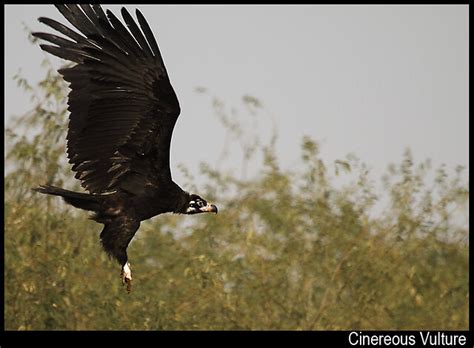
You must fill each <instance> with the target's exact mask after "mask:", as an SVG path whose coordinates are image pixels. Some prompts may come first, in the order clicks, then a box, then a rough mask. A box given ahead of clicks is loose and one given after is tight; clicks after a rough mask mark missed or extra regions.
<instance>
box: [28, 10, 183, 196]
mask: <svg viewBox="0 0 474 348" xmlns="http://www.w3.org/2000/svg"><path fill="white" fill-rule="evenodd" d="M56 7H57V8H58V10H59V11H60V12H61V13H62V14H63V16H64V17H65V18H66V19H67V20H68V21H69V23H71V24H72V25H73V26H74V27H75V28H76V29H77V30H78V32H75V31H74V30H71V29H69V28H68V27H66V26H65V25H63V24H61V23H59V22H56V21H54V20H52V19H49V18H44V17H41V18H39V21H40V22H41V23H44V24H46V25H47V26H49V27H51V28H53V29H54V30H56V31H58V32H59V33H60V34H63V35H65V36H66V37H67V38H62V37H60V36H57V35H54V34H48V33H33V35H34V36H36V37H38V38H40V39H42V40H45V41H48V42H49V43H51V44H52V45H45V44H42V45H40V47H41V48H42V49H43V50H44V51H46V52H49V53H51V54H53V55H55V56H58V57H60V58H63V59H66V60H69V61H72V62H75V63H76V64H75V65H74V66H72V67H67V68H62V69H60V70H59V72H60V74H61V75H62V76H63V78H64V79H65V80H66V81H68V82H69V83H70V88H71V91H70V93H69V96H68V105H69V106H68V110H69V111H70V116H69V126H68V135H67V154H68V158H69V162H70V163H71V164H72V170H73V171H75V172H76V175H75V177H76V178H78V179H79V180H81V184H82V186H83V187H84V188H86V189H87V190H89V191H90V192H91V193H104V192H107V191H111V190H117V189H124V188H125V187H127V188H130V187H134V188H137V189H138V190H142V189H144V187H145V186H146V185H148V184H150V183H151V184H156V185H159V184H160V183H163V181H166V180H171V171H170V168H169V150H170V142H171V137H172V132H173V128H174V125H175V123H176V120H177V118H178V116H179V112H180V108H179V102H178V99H177V97H176V94H175V92H174V90H173V87H172V86H171V84H170V82H169V78H168V75H167V73H166V68H165V66H164V63H163V60H162V58H161V54H160V52H159V49H158V45H157V43H156V40H155V38H154V36H153V33H152V31H151V29H150V27H149V25H148V23H147V22H146V20H145V18H144V17H143V15H142V14H141V13H140V12H139V11H137V18H138V23H139V24H140V27H139V26H138V25H137V23H136V22H135V21H134V20H133V18H132V17H131V16H130V14H129V13H128V11H127V10H126V9H125V8H122V11H121V13H122V17H123V20H124V22H125V25H126V26H125V25H124V24H122V22H121V21H120V20H119V19H118V18H117V17H116V16H115V15H114V14H113V13H112V12H111V11H107V12H106V13H105V12H104V11H103V10H102V8H101V7H100V5H56ZM127 28H128V29H127ZM140 28H141V29H140Z"/></svg>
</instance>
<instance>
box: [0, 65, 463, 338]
mask: <svg viewBox="0 0 474 348" xmlns="http://www.w3.org/2000/svg"><path fill="white" fill-rule="evenodd" d="M18 81H19V85H20V86H23V87H24V88H25V86H28V87H29V88H28V87H26V91H27V92H31V93H33V91H36V92H38V93H39V95H38V96H35V98H34V100H35V101H36V106H35V107H34V108H33V109H32V110H31V112H29V113H27V114H26V115H24V116H22V117H20V118H17V119H16V120H15V121H14V123H12V124H11V127H10V128H9V129H7V132H6V135H7V154H6V158H7V172H8V174H7V175H6V177H5V197H6V202H5V217H6V219H5V328H6V329H7V330H50V329H57V330H66V329H67V330H78V329H82V330H124V329H125V330H128V329H130V330H164V329H171V330H176V329H310V330H312V329H316V330H322V329H330V330H331V329H346V330H347V329H353V330H356V329H360V330H363V329H365V330H367V329H372V330H377V329H413V330H415V329H431V330H434V329H450V330H466V329H467V328H468V303H469V298H468V229H467V224H466V223H464V222H463V221H462V220H461V219H460V217H459V216H461V217H462V216H466V215H467V208H466V207H467V204H468V184H467V182H465V181H466V180H465V179H463V175H462V174H463V169H462V168H461V167H459V168H456V170H455V172H454V173H450V172H449V171H447V170H446V169H445V168H444V167H441V168H439V169H437V170H436V171H435V172H434V173H433V171H432V170H431V165H430V163H429V161H426V162H423V163H421V164H415V163H414V160H413V158H412V156H411V154H410V152H409V151H407V152H406V153H405V155H404V160H403V162H402V163H401V164H399V165H397V164H393V165H392V166H390V168H389V171H388V173H387V175H385V176H384V178H383V184H384V186H383V190H382V191H381V192H377V191H376V190H375V188H374V187H375V184H374V182H373V180H372V179H371V177H370V173H369V170H368V168H367V166H366V165H364V164H363V163H361V162H360V160H359V159H357V158H356V157H355V156H354V155H348V156H347V158H345V159H338V160H335V161H334V162H333V163H332V164H330V163H326V162H324V161H323V160H322V159H321V157H320V150H321V149H320V147H319V145H318V143H317V142H315V141H314V140H312V139H311V138H309V137H305V138H304V139H303V141H302V146H301V169H300V170H292V171H284V170H282V169H281V166H280V165H279V163H278V156H277V154H276V153H275V146H274V145H275V140H276V135H275V134H276V133H274V134H273V136H272V138H271V139H270V141H269V142H268V143H262V142H261V139H257V140H258V141H256V140H255V138H254V137H253V136H251V137H250V138H246V134H248V133H247V131H246V129H244V128H242V126H241V125H240V124H239V121H238V120H239V119H238V118H237V117H233V116H232V115H231V114H232V113H229V112H228V111H226V109H225V108H224V107H223V105H224V104H223V103H222V101H220V100H219V99H217V98H214V101H213V105H214V107H215V111H216V115H217V116H218V117H219V119H220V120H221V121H222V124H223V127H224V129H225V131H226V132H228V134H229V135H230V138H233V139H234V141H236V142H237V143H239V144H240V145H241V147H242V150H243V153H244V158H245V159H249V158H251V157H252V156H255V155H256V154H259V153H260V154H262V163H261V171H260V174H259V175H258V176H257V177H255V178H253V179H242V178H238V177H237V176H235V175H234V174H229V173H226V172H225V171H224V170H217V169H216V168H213V167H212V166H211V165H209V164H202V166H201V173H200V174H199V175H201V176H203V177H206V178H207V181H206V184H205V185H204V187H205V189H204V192H202V190H201V191H200V192H202V194H203V196H204V197H209V198H210V199H213V200H215V201H216V202H218V205H219V214H218V215H217V216H214V215H213V216H194V217H188V216H176V215H162V216H159V217H156V218H154V219H152V220H150V221H147V222H145V223H143V224H142V227H141V229H140V231H139V232H138V234H137V235H136V237H135V239H134V240H133V241H132V243H131V245H130V247H129V256H130V258H131V263H132V269H133V272H134V287H133V291H132V293H131V294H127V293H126V291H125V290H124V289H123V288H122V285H121V283H120V279H119V267H118V266H117V264H116V263H115V262H114V261H112V260H110V259H108V258H107V256H106V255H105V253H104V252H102V250H101V247H100V244H99V243H98V233H99V231H100V230H101V226H100V225H98V224H96V223H94V222H92V221H90V220H88V219H87V214H86V213H85V212H82V211H78V210H76V209H74V208H72V207H69V206H65V205H64V204H62V203H61V202H60V200H59V199H57V198H54V197H47V196H44V195H39V194H33V193H32V192H31V191H30V188H31V187H34V186H36V185H38V184H43V183H54V184H56V185H59V186H65V187H67V188H73V189H76V190H78V187H79V186H78V184H77V182H76V181H74V180H72V179H71V178H72V177H73V174H72V172H71V171H70V168H69V166H68V165H67V163H66V161H65V157H66V156H65V153H64V151H65V149H64V144H65V130H66V125H67V113H66V105H65V104H64V100H65V91H66V88H65V86H64V85H63V83H62V82H61V80H60V79H59V78H58V77H57V75H56V74H55V73H52V72H51V69H49V70H48V73H47V76H46V77H45V79H44V80H43V81H41V82H40V84H39V86H37V87H36V88H31V87H30V86H29V85H28V83H27V82H26V80H25V79H22V78H20V77H18ZM206 91H207V90H206V89H204V88H202V87H200V89H199V90H198V92H200V93H206ZM242 102H243V105H244V106H245V107H247V111H248V112H249V113H252V114H253V116H252V117H259V115H260V112H261V111H262V110H263V104H262V103H261V102H260V101H259V100H258V99H256V98H254V97H251V96H245V97H244V98H243V100H242ZM180 168H181V169H182V171H183V173H184V174H185V177H186V180H187V181H189V183H188V184H187V185H188V186H186V188H188V189H189V188H190V186H191V185H193V180H194V179H193V176H192V175H191V174H190V171H189V170H188V169H187V168H186V167H185V166H183V165H181V166H180ZM331 173H335V174H336V176H337V177H341V176H345V177H346V178H347V181H348V183H346V184H345V185H336V184H334V177H332V176H331ZM430 175H431V176H432V177H433V178H434V179H433V182H432V183H430V184H429V185H428V182H429V177H430ZM206 191H207V192H206ZM383 197H385V200H386V202H387V204H386V207H385V208H384V209H382V210H381V211H378V212H376V213H374V209H380V207H379V206H380V204H381V202H382V201H383ZM377 207H379V208H377ZM459 221H461V223H459Z"/></svg>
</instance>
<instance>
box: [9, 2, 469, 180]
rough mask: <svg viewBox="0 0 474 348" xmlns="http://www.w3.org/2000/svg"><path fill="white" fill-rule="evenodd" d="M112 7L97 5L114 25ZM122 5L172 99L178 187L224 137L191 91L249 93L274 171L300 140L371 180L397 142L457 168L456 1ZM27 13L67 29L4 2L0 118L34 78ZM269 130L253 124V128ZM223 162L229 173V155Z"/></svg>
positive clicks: (463, 24) (460, 23)
mask: <svg viewBox="0 0 474 348" xmlns="http://www.w3.org/2000/svg"><path fill="white" fill-rule="evenodd" d="M120 7H121V6H115V5H113V6H112V5H105V6H104V8H106V9H111V10H112V11H113V12H114V13H115V14H116V15H117V16H118V17H120V13H119V10H120ZM126 7H127V8H128V9H129V11H130V12H132V11H133V16H134V17H135V15H134V9H135V8H136V7H138V8H140V10H141V11H142V13H143V14H144V16H145V17H146V18H147V20H148V22H149V24H150V26H151V28H152V30H153V32H154V33H155V36H156V38H157V41H158V45H159V46H160V49H161V53H162V56H163V58H164V61H165V64H166V66H167V70H168V73H169V75H170V78H171V82H172V84H173V86H174V89H175V91H176V93H177V95H178V98H179V100H180V104H181V109H182V112H181V116H180V118H179V120H178V123H177V126H176V128H175V131H174V135H173V142H172V153H171V156H172V157H171V166H172V170H173V175H174V178H175V180H176V181H177V182H178V183H179V181H180V177H181V175H180V174H179V171H178V170H177V168H176V166H177V164H178V163H185V164H187V165H188V166H190V167H191V169H192V171H193V174H195V175H197V174H198V171H197V163H199V162H200V161H205V162H209V163H211V164H216V163H217V161H218V158H219V156H220V154H221V151H222V146H223V141H224V135H223V131H222V127H221V126H219V124H218V122H217V119H216V116H215V115H214V114H213V112H212V108H211V102H210V98H208V97H206V96H203V95H200V94H197V93H196V92H195V88H196V87H197V86H204V87H207V88H208V89H209V90H210V91H211V93H212V94H213V95H216V96H219V97H220V98H221V99H223V100H224V101H225V102H226V103H227V104H229V105H238V104H239V103H240V99H241V97H242V96H243V95H245V94H250V95H253V96H255V97H258V98H259V99H260V100H261V101H262V102H263V103H264V105H265V107H266V110H267V112H268V113H270V114H271V115H273V117H274V118H275V120H276V122H277V126H278V134H279V139H278V143H277V152H278V156H279V158H280V160H281V162H282V164H283V167H285V168H291V167H292V166H294V165H295V164H296V163H298V162H299V157H300V144H301V138H302V136H303V135H310V136H311V137H313V138H314V139H316V140H318V141H321V143H322V155H323V157H324V158H325V159H327V160H329V161H334V160H336V159H342V158H343V157H344V156H345V155H346V154H347V153H349V152H353V153H355V154H356V155H358V156H359V157H360V158H361V159H362V160H363V161H364V162H366V163H367V164H368V165H369V166H370V167H372V168H373V170H374V172H375V173H376V176H380V175H379V174H382V173H383V171H384V170H385V168H386V167H387V165H388V164H389V163H391V162H400V161H401V158H402V153H403V151H404V149H405V148H406V147H407V146H409V147H410V148H411V150H412V152H413V155H414V158H415V161H419V160H423V159H425V158H428V157H429V158H431V159H432V160H433V163H434V164H435V165H438V164H441V163H446V164H447V165H448V166H449V167H454V166H456V165H458V164H461V165H464V166H468V154H469V152H468V122H469V120H468V58H469V57H468V20H469V17H468V6H467V5H456V6H454V5H453V6H446V5H442V6H427V5H426V6H424V5H418V6H400V5H397V6H395V5H394V6H386V5H383V6H382V5H379V6H342V5H339V6H321V5H311V6H309V5H308V6H289V5H278V6H276V5H275V6H265V5H260V6H243V5H242V6H237V5H236V6H229V5H225V6H224V5H221V6H218V5H206V6H198V5H195V6H190V5H166V6H164V5H132V6H130V5H128V6H126ZM39 16H45V17H50V18H53V19H56V20H59V21H60V22H62V23H64V24H67V25H68V26H70V27H71V25H70V24H69V23H68V22H67V21H66V20H65V19H64V18H63V17H62V16H61V14H60V13H59V12H58V11H57V10H56V9H55V8H54V7H53V6H52V5H23V6H16V5H15V6H12V5H8V6H5V45H6V47H5V73H6V74H5V101H6V103H5V108H6V110H5V116H6V122H8V118H9V117H10V116H11V115H12V114H19V113H21V112H23V111H26V110H27V109H28V105H29V104H28V101H27V98H26V97H25V94H23V92H22V91H21V90H19V89H18V88H17V87H16V85H15V83H14V82H13V81H12V77H13V75H14V74H15V73H17V72H18V70H19V69H22V73H23V75H24V76H25V77H26V78H27V79H29V80H30V81H31V82H36V81H38V80H39V78H40V77H42V76H43V74H44V71H43V70H42V69H41V68H40V63H41V61H42V60H43V58H44V57H45V53H44V52H43V51H41V50H40V49H39V47H38V46H34V45H32V44H31V43H30V42H29V41H28V39H27V34H26V32H25V31H24V30H23V25H22V23H25V24H27V25H28V26H29V27H30V28H31V29H33V30H34V31H47V32H53V30H52V29H50V28H48V27H46V26H44V25H42V24H41V23H39V22H37V17H39ZM52 61H53V62H54V64H55V66H58V67H59V66H61V65H62V64H63V61H61V60H60V59H59V58H55V57H54V58H52ZM262 117H263V116H262ZM270 125H271V123H270V122H269V120H268V118H267V119H265V118H262V120H261V122H260V123H259V125H258V127H259V128H256V129H257V130H258V131H259V132H260V131H261V132H266V130H268V128H269V127H270ZM232 156H234V157H232ZM230 159H231V161H234V162H235V163H234V164H235V168H236V170H238V168H239V163H240V159H241V157H240V154H233V155H231V158H230ZM259 168H260V167H259V166H256V165H255V166H254V167H251V168H249V172H251V173H255V172H256V171H258V169H259Z"/></svg>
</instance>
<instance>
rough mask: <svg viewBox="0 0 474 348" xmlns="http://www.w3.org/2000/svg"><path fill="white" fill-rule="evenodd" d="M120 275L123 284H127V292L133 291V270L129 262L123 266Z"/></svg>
mask: <svg viewBox="0 0 474 348" xmlns="http://www.w3.org/2000/svg"><path fill="white" fill-rule="evenodd" d="M120 277H121V278H122V284H123V285H126V286H127V292H128V293H130V292H131V291H132V270H131V269H130V264H129V263H128V262H127V263H126V264H125V265H124V266H123V267H122V272H121V273H120Z"/></svg>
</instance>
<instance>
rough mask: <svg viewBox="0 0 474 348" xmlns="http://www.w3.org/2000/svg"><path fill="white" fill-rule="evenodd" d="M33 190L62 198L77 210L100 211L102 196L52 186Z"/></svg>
mask: <svg viewBox="0 0 474 348" xmlns="http://www.w3.org/2000/svg"><path fill="white" fill-rule="evenodd" d="M32 190H33V191H36V192H40V193H45V194H48V195H54V196H60V197H62V198H63V199H64V201H66V203H69V204H71V205H72V206H74V207H76V208H80V209H84V210H91V211H98V210H100V202H99V197H100V196H97V195H91V194H88V193H80V192H73V191H68V190H64V189H62V188H59V187H55V186H51V185H40V186H39V187H36V188H33V189H32Z"/></svg>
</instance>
